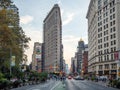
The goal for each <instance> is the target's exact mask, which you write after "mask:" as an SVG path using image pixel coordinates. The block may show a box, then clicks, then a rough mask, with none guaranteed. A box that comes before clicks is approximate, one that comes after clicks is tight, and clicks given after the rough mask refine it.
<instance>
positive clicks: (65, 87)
mask: <svg viewBox="0 0 120 90" xmlns="http://www.w3.org/2000/svg"><path fill="white" fill-rule="evenodd" d="M12 90H119V89H115V88H111V87H107V86H106V87H105V86H102V85H98V84H96V83H93V82H90V81H87V80H83V81H82V80H74V79H71V80H68V79H66V81H65V84H63V83H62V82H61V81H56V80H49V81H47V82H45V83H42V84H38V85H27V86H23V87H19V88H15V89H12Z"/></svg>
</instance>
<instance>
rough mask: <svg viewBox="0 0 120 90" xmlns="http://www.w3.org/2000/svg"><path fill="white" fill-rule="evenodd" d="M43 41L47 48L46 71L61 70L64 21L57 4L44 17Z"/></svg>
mask: <svg viewBox="0 0 120 90" xmlns="http://www.w3.org/2000/svg"><path fill="white" fill-rule="evenodd" d="M43 29H44V31H43V33H44V36H43V41H44V48H45V58H44V59H45V71H48V72H59V71H60V67H61V62H62V61H61V60H63V59H61V58H62V52H61V51H62V46H61V45H62V21H61V13H60V7H59V6H58V4H55V5H54V7H53V8H52V10H51V11H50V12H49V13H48V15H47V16H46V18H45V19H44V26H43Z"/></svg>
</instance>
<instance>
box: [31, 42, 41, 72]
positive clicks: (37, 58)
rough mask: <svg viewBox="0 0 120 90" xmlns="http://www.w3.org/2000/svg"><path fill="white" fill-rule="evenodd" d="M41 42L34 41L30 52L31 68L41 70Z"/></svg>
mask: <svg viewBox="0 0 120 90" xmlns="http://www.w3.org/2000/svg"><path fill="white" fill-rule="evenodd" d="M42 61H43V60H42V43H39V42H35V43H34V50H33V54H32V70H34V71H38V72H42V69H43V66H42V65H43V63H42Z"/></svg>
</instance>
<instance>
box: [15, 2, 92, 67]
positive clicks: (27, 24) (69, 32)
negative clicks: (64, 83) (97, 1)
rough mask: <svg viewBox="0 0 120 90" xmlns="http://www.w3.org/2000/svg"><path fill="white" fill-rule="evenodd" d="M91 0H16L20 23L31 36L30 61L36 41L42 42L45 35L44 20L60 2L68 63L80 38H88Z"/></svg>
mask: <svg viewBox="0 0 120 90" xmlns="http://www.w3.org/2000/svg"><path fill="white" fill-rule="evenodd" d="M89 2H90V0H14V3H15V4H16V6H17V7H18V8H19V14H20V24H21V27H22V28H23V30H24V31H25V33H26V35H27V36H29V37H30V38H31V40H32V41H31V42H30V49H28V50H26V53H27V55H28V60H29V62H30V61H31V60H32V53H33V46H34V42H41V43H42V37H43V35H42V34H43V20H44V18H45V17H46V15H47V14H48V12H49V11H50V10H51V8H52V7H53V6H54V4H56V3H58V4H59V6H60V8H61V16H62V39H63V45H64V58H65V60H66V63H68V64H69V66H70V62H71V57H73V56H74V53H75V52H76V50H77V49H76V48H77V44H78V41H79V40H80V38H81V37H82V39H83V40H84V41H85V43H88V40H87V19H86V14H87V10H88V5H89Z"/></svg>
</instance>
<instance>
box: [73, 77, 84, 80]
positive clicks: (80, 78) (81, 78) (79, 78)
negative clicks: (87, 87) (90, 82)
mask: <svg viewBox="0 0 120 90" xmlns="http://www.w3.org/2000/svg"><path fill="white" fill-rule="evenodd" d="M74 79H75V80H84V78H83V77H80V76H76V77H74Z"/></svg>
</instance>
